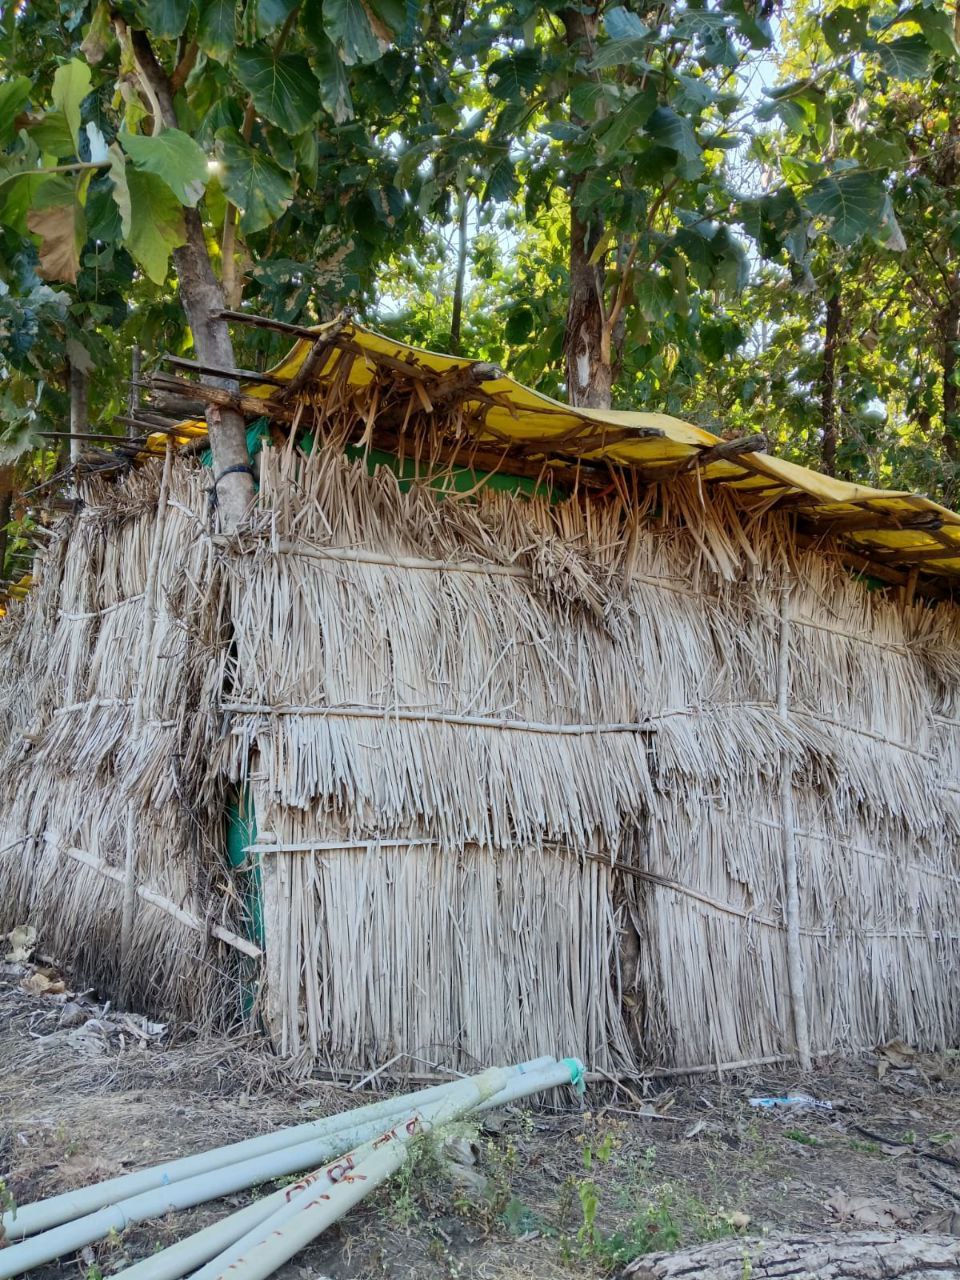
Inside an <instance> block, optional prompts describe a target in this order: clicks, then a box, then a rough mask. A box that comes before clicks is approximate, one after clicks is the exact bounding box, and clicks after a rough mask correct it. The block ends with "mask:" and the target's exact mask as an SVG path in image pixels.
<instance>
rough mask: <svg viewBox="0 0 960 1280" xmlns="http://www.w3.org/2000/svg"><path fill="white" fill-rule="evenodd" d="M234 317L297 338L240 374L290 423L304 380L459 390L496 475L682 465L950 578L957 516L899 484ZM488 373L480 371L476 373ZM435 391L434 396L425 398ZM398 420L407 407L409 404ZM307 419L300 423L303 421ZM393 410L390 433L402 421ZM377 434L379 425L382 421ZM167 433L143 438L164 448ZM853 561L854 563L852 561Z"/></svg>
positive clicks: (672, 421)
mask: <svg viewBox="0 0 960 1280" xmlns="http://www.w3.org/2000/svg"><path fill="white" fill-rule="evenodd" d="M228 314H229V315H230V316H231V318H233V319H235V320H236V321H237V322H241V323H249V322H251V320H252V321H253V322H255V323H259V324H263V325H264V326H265V327H268V328H273V329H276V330H278V331H280V332H284V333H289V334H291V335H299V336H298V337H297V341H296V342H295V345H294V346H293V348H292V350H291V351H290V352H289V354H288V355H287V356H286V357H285V358H284V359H283V360H282V361H281V362H280V364H278V365H277V366H275V367H274V368H273V369H271V370H270V371H269V374H267V375H264V376H265V377H267V378H269V381H267V382H263V383H260V384H257V382H256V381H255V376H254V375H250V378H249V380H248V381H249V385H248V386H247V387H245V389H244V398H245V399H246V400H247V401H249V402H250V404H249V405H248V409H249V408H251V407H252V408H255V407H256V403H255V402H258V401H259V402H263V407H264V411H265V412H267V413H269V414H270V416H271V417H274V418H275V419H276V420H278V421H281V422H282V421H285V420H286V421H289V420H290V417H291V413H290V400H289V398H288V396H287V394H286V390H287V389H288V388H289V387H290V384H294V386H295V388H296V390H297V393H298V399H302V398H303V396H304V394H305V393H306V392H307V391H308V390H309V387H308V386H306V385H301V384H302V383H303V381H304V377H305V375H306V374H308V375H309V384H310V385H311V386H313V387H314V388H315V389H316V391H317V394H318V395H320V396H322V395H323V394H324V393H325V392H327V391H328V390H329V389H330V388H331V387H334V386H340V387H343V388H352V389H362V388H366V387H369V386H370V385H371V383H373V382H377V381H380V382H383V381H392V382H393V383H395V384H397V385H399V386H400V387H403V388H406V389H407V391H408V392H410V393H411V395H412V396H413V397H414V398H415V402H416V404H417V405H418V406H419V407H420V408H424V409H426V411H427V412H430V410H431V408H432V407H433V400H434V399H435V400H436V401H437V407H438V408H439V406H440V405H441V404H442V403H443V402H444V401H447V400H449V398H450V396H451V394H452V392H453V390H454V389H456V390H457V403H458V413H457V416H456V422H455V423H454V424H452V426H451V428H450V441H449V444H450V445H451V446H452V445H454V444H456V446H457V450H458V452H459V453H460V455H461V456H466V455H467V454H468V453H470V452H471V450H472V456H473V457H474V459H475V460H476V462H477V465H485V466H488V467H491V468H494V469H498V470H502V471H503V472H505V473H513V474H517V473H519V474H540V473H546V472H549V474H551V475H552V476H553V477H555V478H556V477H563V476H564V475H566V476H567V477H568V478H569V477H570V476H571V475H572V474H576V476H577V479H578V481H579V482H580V483H589V482H590V476H591V473H592V472H594V471H595V470H596V468H597V466H598V464H604V463H609V464H612V465H616V466H617V467H624V468H628V469H630V470H631V471H634V472H636V474H637V475H638V477H639V478H641V479H643V480H648V481H658V482H664V481H669V480H671V479H676V478H680V477H682V476H683V475H685V474H687V473H691V474H694V475H695V476H696V477H697V480H698V482H699V483H701V484H704V485H711V486H712V485H714V484H718V485H722V486H723V487H724V488H726V489H729V490H730V491H732V492H734V493H735V494H736V495H737V497H738V500H740V501H741V502H743V503H744V504H745V505H747V506H749V507H751V508H753V509H759V510H765V509H768V508H770V507H782V508H789V509H790V510H792V511H795V512H796V513H797V515H798V518H799V519H800V520H801V523H802V525H803V527H804V528H805V529H807V530H808V531H809V533H810V534H812V535H814V536H821V535H829V536H830V537H831V538H833V537H837V538H839V539H840V540H841V541H842V542H843V543H844V544H846V545H847V546H848V548H849V549H850V552H851V554H852V557H853V559H852V561H851V562H852V563H853V564H854V565H855V567H860V568H864V567H867V566H869V568H870V570H871V572H873V573H875V574H876V575H877V576H879V577H884V576H885V575H886V576H889V570H891V569H899V570H910V569H916V570H917V571H919V572H920V573H922V574H923V575H925V576H927V577H930V578H946V579H948V580H950V581H952V579H953V577H954V576H955V575H956V574H958V573H960V515H958V514H957V513H956V512H953V511H950V510H949V509H948V508H946V507H943V506H941V505H940V504H939V503H936V502H933V501H931V500H930V499H929V498H924V497H922V496H920V495H917V494H913V493H909V492H907V491H905V490H881V489H873V488H871V487H870V486H868V485H861V484H851V483H848V482H846V481H843V480H836V479H834V478H832V477H830V476H825V475H822V474H820V473H819V472H816V471H811V470H810V469H809V468H806V467H801V466H798V465H797V464H795V463H792V462H788V461H786V460H785V459H782V458H777V457H774V456H773V455H771V454H768V453H766V452H763V451H762V450H761V449H758V448H757V445H758V444H759V443H762V441H761V440H760V438H748V439H746V440H743V441H739V442H738V441H729V440H724V439H723V438H722V437H719V436H716V435H714V434H712V433H711V432H709V431H705V430H703V429H702V428H701V427H696V426H693V425H692V424H691V423H688V422H683V421H681V420H680V419H679V418H673V417H670V416H668V415H667V414H661V413H639V412H633V411H629V412H627V411H621V410H615V409H605V410H599V409H572V408H571V407H570V406H568V405H565V404H562V403H561V402H560V401H557V400H552V399H551V398H550V397H549V396H545V395H542V394H540V393H539V392H537V391H533V390H531V389H530V388H529V387H525V386H523V385H522V384H521V383H519V382H517V381H516V380H515V379H513V378H511V377H509V376H507V375H506V374H504V373H503V372H502V371H500V370H499V369H496V368H494V367H493V366H489V365H479V364H478V363H477V362H476V361H471V360H468V359H465V358H461V357H457V356H448V355H441V354H438V353H437V352H432V351H425V350H423V349H421V348H417V347H412V346H409V345H407V344H405V343H402V342H398V341H396V340H395V339H392V338H388V337H386V336H384V335H383V334H380V333H377V332H375V331H374V330H372V329H368V328H366V327H365V326H363V325H361V324H358V323H356V322H355V321H353V320H349V319H343V318H341V319H338V320H334V321H331V322H330V323H329V324H326V325H319V326H316V327H315V328H310V329H305V328H304V329H300V328H298V327H297V326H295V325H287V324H283V323H279V322H274V321H269V320H260V319H259V318H258V317H251V316H249V315H247V314H245V313H228ZM483 375H486V376H483ZM431 397H432V398H433V399H432V398H431ZM408 416H409V413H408ZM309 420H310V418H309V414H308V415H307V417H306V418H305V419H304V421H306V422H309ZM400 425H401V424H399V423H398V422H397V421H396V416H394V423H393V435H394V437H396V436H397V435H398V434H399V433H398V431H397V428H398V426H400ZM181 426H182V435H181V437H180V438H181V439H182V440H184V441H186V440H189V439H194V438H197V437H198V436H201V437H202V436H203V435H204V434H205V432H206V426H205V424H204V423H203V422H202V421H196V420H193V421H189V422H184V423H182V424H181ZM377 433H378V437H379V438H381V439H383V438H384V437H385V435H386V434H389V429H388V428H385V424H384V423H383V422H382V421H381V422H378V426H377ZM165 442H166V436H156V437H154V438H153V439H151V440H150V441H149V443H148V448H149V449H151V450H153V451H157V452H159V451H162V449H163V447H164V445H165ZM858 557H859V558H862V563H860V564H857V558H858Z"/></svg>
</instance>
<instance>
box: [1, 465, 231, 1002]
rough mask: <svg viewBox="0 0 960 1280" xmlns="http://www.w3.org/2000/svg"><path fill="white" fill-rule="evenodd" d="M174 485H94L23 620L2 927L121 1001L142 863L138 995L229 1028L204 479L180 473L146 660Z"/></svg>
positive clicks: (13, 657) (8, 697) (15, 638)
mask: <svg viewBox="0 0 960 1280" xmlns="http://www.w3.org/2000/svg"><path fill="white" fill-rule="evenodd" d="M158 478H159V477H158V469H156V468H154V467H148V468H144V469H143V470H142V471H140V472H133V473H132V474H131V475H130V476H129V477H128V478H127V479H126V481H125V482H124V484H122V485H118V486H112V485H106V484H104V483H103V482H99V483H91V485H90V486H89V488H88V491H87V494H86V497H87V505H86V506H85V508H84V510H83V512H82V514H81V515H79V516H78V517H76V519H75V520H74V521H73V523H72V525H71V526H70V527H67V528H64V529H63V530H62V531H61V538H60V541H59V543H58V544H57V550H56V553H55V554H54V555H52V556H51V560H50V563H49V565H48V569H47V573H46V574H45V576H44V578H43V581H42V583H41V585H40V587H39V588H38V589H37V590H36V591H34V592H32V593H31V595H30V597H29V598H28V599H27V601H26V602H25V603H24V605H23V607H22V610H21V613H20V617H19V618H18V619H17V620H16V621H13V620H11V622H10V623H8V624H7V627H6V632H7V637H6V639H5V643H4V649H5V653H6V654H7V655H9V657H10V664H9V666H8V667H6V688H5V698H4V705H5V709H6V714H7V716H8V717H9V719H10V734H9V736H8V737H7V738H6V739H5V741H4V744H3V746H4V758H3V760H2V767H0V850H2V852H0V900H2V902H3V904H4V909H3V917H4V919H5V920H6V921H15V920H24V919H29V920H31V921H34V922H35V923H36V924H37V926H38V928H39V929H40V931H41V935H42V937H43V939H44V945H45V946H46V948H47V949H48V950H51V951H54V952H56V953H57V954H58V955H62V956H64V957H69V958H70V961H71V963H72V964H73V966H74V967H75V970H76V972H77V975H78V977H79V979H80V980H81V981H86V982H89V983H90V984H95V985H99V986H102V987H104V989H107V990H116V988H117V985H118V983H119V978H120V952H119V941H120V932H121V930H120V922H121V913H122V908H123V896H124V882H125V879H126V876H125V866H126V864H127V862H128V860H129V858H130V857H132V859H133V863H134V869H135V882H134V885H133V888H134V890H135V891H136V906H137V920H136V930H135V935H134V955H133V957H132V958H131V962H130V964H129V965H128V968H129V969H130V971H131V972H130V978H131V982H130V986H129V989H128V997H129V998H130V999H131V1000H132V1001H134V1002H139V1003H140V1005H141V1006H142V1007H146V1008H152V1009H156V1010H177V1011H178V1012H180V1013H181V1015H185V1016H186V1017H188V1018H193V1019H196V1020H198V1021H201V1022H202V1021H207V1020H210V1019H211V1018H212V1017H213V1018H215V1020H216V1021H223V1020H224V1015H223V1014H222V1013H216V1014H214V1010H215V1009H216V1006H217V1005H218V1004H219V1005H224V1006H226V1007H227V1008H228V1010H229V1012H228V1013H227V1014H226V1018H227V1019H228V1020H229V1017H230V1016H231V1015H232V1014H233V1013H234V1012H236V1011H237V1010H239V1004H240V1002H239V998H238V997H237V995H236V993H235V990H234V989H235V988H236V985H237V984H236V978H235V976H233V975H232V974H231V973H230V972H229V971H228V970H229V967H230V966H229V965H227V966H225V965H224V964H223V957H222V956H221V955H220V954H219V952H220V951H222V950H223V948H221V947H218V946H216V945H215V946H213V947H211V944H210V939H209V938H208V936H207V930H208V923H209V919H210V917H211V915H212V913H213V912H215V911H216V912H219V911H222V910H223V907H222V906H220V905H219V904H218V903H216V900H215V899H214V897H213V895H212V893H211V880H212V877H214V876H217V877H218V878H219V879H221V880H222V879H223V873H222V871H221V870H220V864H221V857H222V855H221V853H220V850H221V848H222V843H223V841H222V826H223V822H222V811H221V806H222V796H223V788H222V785H221V784H220V783H218V782H217V781H216V780H213V779H211V778H210V777H209V776H208V775H209V770H208V767H207V761H208V760H209V757H210V755H211V754H212V753H213V743H214V742H215V740H216V733H217V730H218V723H219V719H218V716H217V714H216V712H215V698H214V697H213V696H212V695H213V694H214V693H215V691H216V690H218V688H219V681H218V680H217V679H216V678H214V679H212V680H211V679H210V673H211V671H212V672H214V673H216V672H217V671H218V670H219V666H220V658H219V655H218V650H217V647H216V637H215V636H214V635H212V634H211V633H209V632H205V631H204V627H205V626H209V625H211V616H210V610H209V609H206V610H204V608H203V607H202V601H200V604H199V607H198V600H200V593H201V592H202V589H203V587H202V585H201V584H202V583H203V581H204V579H205V578H207V577H208V573H207V570H208V565H209V563H210V556H209V548H208V547H207V546H206V545H205V544H204V543H203V542H202V541H197V539H196V536H195V528H196V518H197V516H198V513H202V511H203V508H204V503H205V495H204V494H203V492H202V488H201V485H200V479H199V476H198V475H197V474H196V473H191V472H189V471H188V470H186V469H182V470H181V469H180V468H177V471H176V476H175V481H174V486H173V492H172V493H171V495H170V499H171V504H170V508H169V510H168V512H167V515H168V518H167V520H166V522H165V525H164V528H163V541H162V545H161V546H160V547H159V548H158V554H159V557H160V559H159V565H160V574H159V577H160V581H161V582H162V583H163V585H164V590H163V591H162V592H161V593H160V595H159V600H158V602H157V609H156V620H155V625H154V627H153V630H152V636H151V643H150V647H149V651H148V652H147V653H146V655H142V653H141V639H142V635H143V628H144V589H145V585H146V578H147V568H148V563H149V560H150V555H151V550H152V547H153V538H154V534H155V530H156V527H157V490H158ZM177 504H179V505H177ZM213 625H215V621H214V623H213ZM138 698H139V699H140V702H141V705H142V710H143V724H142V727H141V728H140V729H138V730H137V731H135V730H134V725H133V715H134V706H135V703H136V702H137V700H138ZM211 788H212V791H211ZM214 794H216V795H218V796H219V800H220V804H219V805H216V806H214V807H213V808H210V807H209V806H208V801H209V798H210V797H211V795H214ZM228 910H229V907H228ZM221 970H225V972H221Z"/></svg>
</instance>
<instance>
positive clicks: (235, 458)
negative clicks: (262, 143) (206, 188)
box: [130, 31, 254, 531]
mask: <svg viewBox="0 0 960 1280" xmlns="http://www.w3.org/2000/svg"><path fill="white" fill-rule="evenodd" d="M130 41H131V46H132V48H133V53H134V59H135V62H136V65H137V70H138V72H139V74H140V77H141V80H142V82H143V85H144V89H145V91H146V93H147V94H148V96H149V97H150V100H151V102H152V103H153V104H154V105H155V107H156V109H157V111H158V112H159V114H160V117H161V119H162V121H163V124H164V125H165V126H166V127H167V128H170V129H175V128H177V113H176V110H175V108H174V103H173V95H172V93H171V91H170V81H169V78H168V77H167V74H166V72H165V71H164V70H163V68H162V67H161V66H160V63H159V62H158V61H157V58H156V56H155V54H154V52H153V48H152V46H151V44H150V40H149V38H148V36H147V34H146V33H145V32H143V31H131V32H130ZM183 213H184V224H185V229H186V236H187V242H186V244H185V245H183V246H182V247H181V248H179V249H175V250H174V253H173V260H174V265H175V266H176V269H177V277H178V279H179V281H180V297H181V299H182V301H183V309H184V311H185V312H186V314H187V320H188V321H189V324H190V329H191V331H192V333H193V345H194V348H195V350H196V353H197V356H198V358H199V360H200V362H201V363H202V364H208V365H213V366H215V367H216V368H220V369H232V368H234V367H235V362H234V355H233V342H232V341H231V339H230V331H229V329H228V328H227V324H226V321H224V320H220V319H218V318H217V315H218V313H219V312H220V311H222V310H223V309H224V301H223V292H222V290H221V288H220V283H219V281H218V280H217V278H216V276H215V275H214V272H213V266H212V264H211V262H210V255H209V253H208V252H207V243H206V239H205V237H204V234H203V224H202V223H201V221H200V215H199V213H198V212H197V211H196V209H184V211H183ZM210 382H211V383H212V384H213V385H214V386H222V387H225V388H226V389H227V390H230V391H234V392H236V391H238V389H239V388H238V385H237V383H236V382H235V381H233V380H232V379H228V378H220V379H217V378H210ZM206 416H207V426H208V428H209V431H210V448H211V451H212V453H213V472H214V480H215V483H216V499H217V505H218V508H219V512H220V525H221V528H223V529H224V530H226V531H231V530H233V529H235V528H236V527H237V525H238V524H239V523H240V521H241V520H242V519H243V518H244V516H245V515H246V513H247V511H248V510H249V508H250V506H251V504H252V502H253V494H254V486H253V474H252V472H251V470H250V453H249V450H248V449H247V426H246V420H245V419H244V417H243V415H242V414H239V413H236V412H235V411H234V410H233V409H225V408H217V407H216V406H215V405H210V406H208V408H207V415H206ZM234 468H236V470H234ZM226 472H229V474H225V473H226Z"/></svg>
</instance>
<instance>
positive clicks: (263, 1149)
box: [0, 1057, 554, 1240]
mask: <svg viewBox="0 0 960 1280" xmlns="http://www.w3.org/2000/svg"><path fill="white" fill-rule="evenodd" d="M553 1061H554V1059H553V1058H552V1057H547V1058H534V1059H532V1060H531V1061H530V1062H521V1063H519V1064H518V1065H517V1066H515V1067H513V1068H511V1070H512V1071H515V1072H517V1073H518V1074H521V1075H522V1074H524V1073H527V1072H530V1071H536V1070H537V1069H538V1068H540V1067H542V1066H546V1065H548V1064H549V1063H551V1062H553ZM457 1083H458V1082H457V1081H456V1080H451V1081H449V1083H444V1084H438V1085H431V1086H430V1087H429V1088H427V1089H419V1090H417V1091H416V1092H415V1093H411V1094H407V1095H406V1096H403V1095H401V1096H398V1097H393V1098H384V1099H383V1100H382V1101H380V1102H372V1103H368V1104H367V1105H366V1106H363V1107H357V1108H355V1109H354V1110H352V1111H344V1112H340V1113H339V1114H338V1115H334V1116H325V1117H323V1118H322V1119H320V1120H310V1121H308V1122H307V1123H306V1124H301V1125H293V1126H291V1127H290V1128H286V1129H275V1130H273V1131H271V1132H270V1133H265V1134H261V1135H260V1136H259V1137H257V1138H247V1139H245V1140H244V1141H242V1142H233V1143H231V1144H230V1145H229V1146H225V1147H215V1148H212V1149H211V1150H209V1151H201V1152H198V1153H197V1154H196V1155H193V1156H182V1157H181V1158H180V1159H178V1160H170V1161H168V1162H167V1163H166V1164H159V1165H154V1166H153V1167H152V1168H149V1169H139V1170H137V1171H136V1172H135V1173H127V1174H122V1175H121V1176H120V1177H119V1178H109V1179H107V1180H106V1181H105V1182H97V1183H93V1184H92V1185H91V1186H87V1187H81V1188H78V1189H77V1190H76V1191H65V1192H63V1193H62V1194H60V1195H56V1196H50V1197H49V1198H48V1199H46V1200H38V1201H36V1202H35V1203H34V1204H27V1205H20V1206H19V1207H18V1208H16V1209H14V1210H12V1211H10V1212H9V1213H5V1214H4V1215H3V1217H2V1218H0V1224H2V1226H3V1231H4V1232H5V1233H6V1237H7V1239H8V1240H22V1239H23V1238H24V1237H25V1236H31V1235H34V1234H35V1233H36V1232H38V1231H45V1230H47V1229H48V1228H50V1227H56V1226H58V1225H59V1224H60V1223H62V1222H71V1221H73V1220H74V1219H75V1218H78V1217H80V1216H82V1215H84V1214H88V1213H92V1212H93V1211H94V1210H96V1209H101V1208H103V1207H104V1206H105V1205H111V1204H116V1203H117V1202H118V1201H121V1200H128V1199H130V1197H132V1196H135V1195H139V1194H140V1193H141V1192H145V1191H150V1190H152V1189H153V1188H155V1187H165V1186H169V1185H170V1184H171V1183H174V1182H181V1181H183V1180H184V1179H185V1178H192V1177H196V1176H197V1175H198V1174H202V1173H209V1172H210V1171H211V1170H214V1169H222V1168H223V1167H224V1166H226V1165H229V1164H235V1163H237V1162H238V1161H241V1160H247V1159H250V1158H252V1157H254V1156H258V1155H264V1154H266V1153H267V1152H270V1151H278V1150H280V1149H281V1148H282V1147H287V1146H290V1145H293V1144H297V1143H301V1142H307V1141H309V1140H310V1139H312V1138H321V1137H331V1136H332V1135H334V1134H336V1133H338V1132H339V1131H340V1130H341V1129H344V1128H350V1129H351V1130H352V1129H355V1128H356V1126H357V1125H358V1124H359V1123H361V1122H363V1121H365V1120H374V1119H377V1120H381V1121H385V1120H386V1119H387V1118H388V1117H389V1116H395V1115H399V1114H400V1112H401V1111H404V1110H408V1111H409V1110H410V1109H412V1108H414V1107H418V1106H421V1105H423V1104H425V1103H429V1102H432V1101H434V1100H435V1099H436V1098H440V1097H443V1096H444V1095H445V1094H446V1093H447V1092H448V1091H449V1089H450V1088H452V1087H453V1086H454V1085H455V1084H457ZM348 1145H349V1144H348ZM345 1149H346V1148H344V1147H341V1148H340V1150H345ZM300 1167H301V1168H303V1167H305V1166H300Z"/></svg>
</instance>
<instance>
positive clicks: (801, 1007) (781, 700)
mask: <svg viewBox="0 0 960 1280" xmlns="http://www.w3.org/2000/svg"><path fill="white" fill-rule="evenodd" d="M777 714H778V715H779V717H780V719H781V720H782V721H783V722H784V724H788V723H789V720H790V585H789V581H788V582H786V583H785V584H784V585H783V587H782V588H781V590H780V638H779V651H778V662H777ZM780 818H781V823H782V831H783V881H784V891H783V900H784V901H783V907H784V922H785V924H786V933H785V937H786V949H787V978H788V982H789V986H790V1007H791V1010H792V1013H793V1030H794V1037H795V1039H796V1045H797V1057H798V1059H799V1061H800V1068H801V1070H802V1071H809V1070H810V1065H811V1060H810V1033H809V1030H808V1027H807V1005H806V998H805V996H804V990H803V955H802V953H801V950H800V885H799V877H798V870H797V821H796V815H795V813H794V805H793V761H792V760H789V761H784V763H783V766H782V768H781V770H780Z"/></svg>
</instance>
